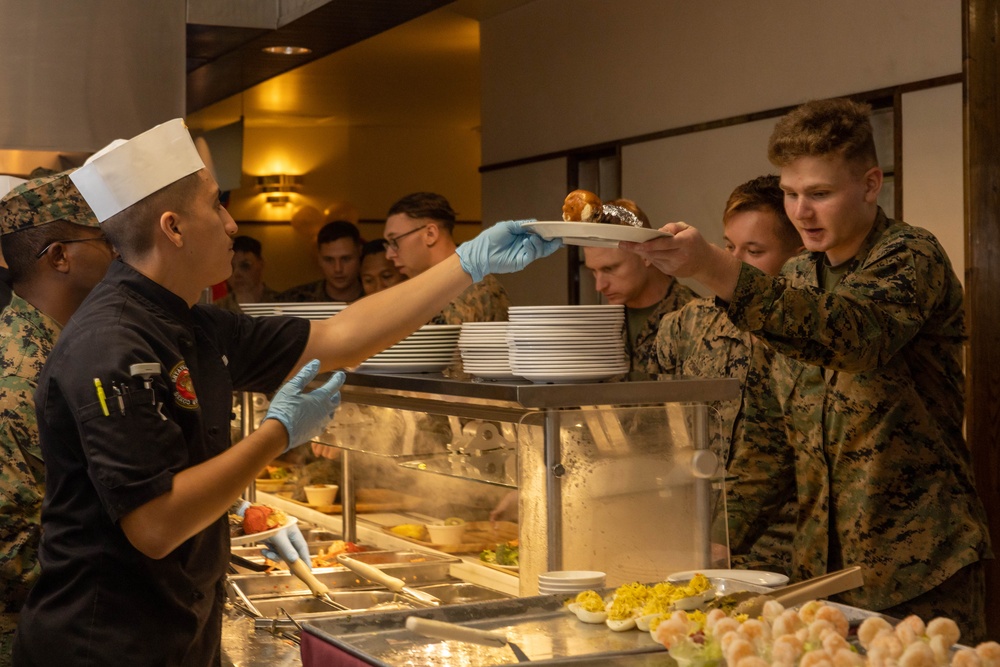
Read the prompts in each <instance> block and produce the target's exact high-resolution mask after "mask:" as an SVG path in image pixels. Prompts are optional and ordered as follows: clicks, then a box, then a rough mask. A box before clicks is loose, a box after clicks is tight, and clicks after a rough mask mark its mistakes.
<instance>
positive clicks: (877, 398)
mask: <svg viewBox="0 0 1000 667" xmlns="http://www.w3.org/2000/svg"><path fill="white" fill-rule="evenodd" d="M823 261H824V257H823V255H822V254H818V253H807V254H803V255H800V256H799V257H798V258H795V259H793V260H791V261H790V262H789V263H788V264H787V265H786V266H785V270H784V274H783V277H781V278H771V277H770V276H767V275H765V274H764V273H762V272H760V271H757V270H755V269H753V268H751V267H748V266H746V265H744V266H743V267H742V270H741V272H740V276H739V280H738V282H737V285H736V289H735V291H734V294H733V299H732V301H731V303H730V304H729V308H728V314H729V317H730V318H731V319H732V321H733V322H734V323H735V324H736V326H738V327H739V328H740V329H742V330H744V331H749V332H753V333H754V335H756V336H757V337H758V338H761V339H763V340H766V341H767V342H768V344H769V345H770V346H772V347H773V348H774V349H775V350H777V351H778V352H780V353H782V354H783V355H787V357H789V359H787V360H781V358H779V360H778V362H777V363H776V366H775V373H776V379H777V380H778V382H779V385H780V390H781V392H782V393H781V395H780V396H779V398H782V397H785V398H787V399H788V400H789V406H788V408H789V414H788V418H789V419H790V426H791V431H790V432H791V434H792V437H793V438H794V442H793V444H794V447H795V452H796V470H797V475H796V477H797V480H798V501H799V508H800V510H799V512H800V514H799V526H798V530H797V533H796V540H795V552H794V568H795V574H796V575H797V577H798V578H800V579H801V578H806V577H809V576H813V575H816V574H821V573H823V572H826V571H828V570H836V569H838V568H840V567H844V566H849V565H855V564H857V565H863V566H864V576H865V585H864V587H863V588H860V589H856V590H854V591H850V592H848V593H845V594H843V595H842V596H840V599H841V600H842V601H843V602H846V603H848V604H851V605H855V606H858V607H863V608H866V609H872V610H884V609H888V608H891V607H895V606H897V605H900V604H902V603H906V602H907V601H910V600H913V599H914V598H917V597H918V596H920V595H922V594H924V593H926V592H927V591H930V590H931V589H932V588H934V587H936V586H939V585H940V584H942V583H943V582H945V581H947V580H948V579H949V578H950V577H952V575H955V574H956V573H957V572H959V571H960V570H961V569H962V568H964V567H966V566H969V565H971V564H975V563H977V561H979V560H980V559H982V558H985V557H988V556H989V555H990V547H989V537H988V533H987V528H986V522H985V512H984V510H983V506H982V504H981V502H980V500H979V497H978V496H977V494H976V490H975V486H974V484H973V473H972V464H971V461H970V453H969V448H968V446H967V445H966V442H965V439H964V436H963V432H962V423H963V416H964V398H963V396H964V393H963V391H964V387H963V384H964V374H963V370H962V346H963V342H964V341H965V338H966V333H965V327H964V319H963V310H962V287H961V284H960V283H959V281H958V278H957V277H956V276H955V273H954V271H953V270H952V268H951V263H950V262H949V260H948V257H947V255H946V254H945V252H944V250H943V249H942V248H941V246H940V244H939V243H938V241H937V239H935V238H934V236H933V235H932V234H930V233H929V232H927V231H926V230H923V229H920V228H917V227H912V226H910V225H907V224H905V223H903V222H897V221H894V220H891V219H888V218H887V217H886V216H885V214H884V213H883V212H882V210H881V209H879V210H878V213H877V217H876V219H875V224H874V226H873V228H872V230H871V232H870V233H869V235H868V237H867V238H866V239H865V242H864V243H863V244H862V246H861V248H860V250H859V251H858V253H857V254H856V255H855V257H854V259H853V260H851V262H850V264H849V265H848V271H847V273H846V274H845V275H844V276H843V278H842V279H841V280H840V282H839V283H838V284H837V285H836V286H835V287H834V288H833V289H832V291H825V290H824V289H823V288H822V287H821V286H820V283H819V278H818V276H819V275H820V263H821V262H823ZM793 360H794V361H799V362H804V363H794V361H793ZM953 597H954V596H953ZM950 602H951V605H950V607H946V608H941V607H939V608H938V613H947V614H949V615H952V616H955V617H956V620H959V623H960V625H963V620H964V621H966V623H964V624H965V625H966V627H967V628H969V627H975V626H970V625H969V622H971V623H977V622H978V623H977V625H978V628H979V629H980V631H981V629H982V624H983V618H981V611H982V608H983V607H982V602H983V601H982V600H978V601H976V600H971V601H970V600H964V599H963V600H958V599H952V600H951V601H950ZM977 603H978V605H979V606H978V609H979V614H976V613H975V612H972V614H971V616H976V615H979V616H980V618H968V617H969V616H970V614H969V611H968V610H970V609H975V608H976V604H977ZM963 616H965V617H966V618H965V619H963V618H962V617H963Z"/></svg>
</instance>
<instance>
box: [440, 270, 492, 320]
mask: <svg viewBox="0 0 1000 667" xmlns="http://www.w3.org/2000/svg"><path fill="white" fill-rule="evenodd" d="M508 308H510V298H508V296H507V290H505V289H504V288H503V285H501V284H500V281H499V280H497V279H496V277H494V276H489V275H488V276H486V277H484V278H483V279H482V280H480V281H479V282H478V283H475V284H474V285H472V286H471V287H469V288H467V289H466V290H465V291H464V292H462V293H461V294H459V295H458V298H457V299H455V300H454V301H452V302H451V303H449V304H448V305H447V306H445V307H444V309H443V310H442V311H441V312H440V313H438V314H437V315H435V316H434V319H432V320H431V321H430V324H461V323H462V322H506V321H507V309H508Z"/></svg>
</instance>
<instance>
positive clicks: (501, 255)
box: [456, 220, 562, 283]
mask: <svg viewBox="0 0 1000 667" xmlns="http://www.w3.org/2000/svg"><path fill="white" fill-rule="evenodd" d="M526 222H534V221H533V220H507V221H505V222H498V223H497V224H495V225H493V226H492V227H490V228H489V229H487V230H485V231H483V232H481V233H480V234H479V236H477V237H476V238H474V239H472V240H471V241H466V242H465V243H463V244H462V245H460V246H458V250H457V251H456V252H457V253H458V261H459V262H460V263H461V264H462V270H464V271H465V272H466V273H468V274H469V275H470V276H472V282H474V283H478V282H479V281H480V280H482V279H483V276H485V275H486V274H488V273H514V272H515V271H520V270H521V269H523V268H524V267H526V266H527V265H528V264H530V263H531V262H533V261H535V260H536V259H538V258H539V257H548V256H549V255H551V254H552V253H554V252H555V251H556V250H558V249H559V248H561V247H562V240H561V239H552V240H550V241H546V240H545V239H543V238H542V237H541V236H539V235H538V234H532V233H531V232H528V231H525V230H524V229H522V227H521V226H522V225H523V224H524V223H526Z"/></svg>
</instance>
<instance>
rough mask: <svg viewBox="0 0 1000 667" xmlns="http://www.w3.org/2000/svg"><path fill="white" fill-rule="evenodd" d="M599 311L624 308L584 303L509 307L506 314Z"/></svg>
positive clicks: (617, 304) (610, 304) (620, 305)
mask: <svg viewBox="0 0 1000 667" xmlns="http://www.w3.org/2000/svg"><path fill="white" fill-rule="evenodd" d="M601 310H619V311H622V310H625V306H624V305H623V304H620V303H585V304H581V305H574V306H570V305H562V306H511V307H510V308H509V309H508V310H507V312H509V313H531V312H536V311H552V312H562V311H566V312H570V311H572V312H587V311H601Z"/></svg>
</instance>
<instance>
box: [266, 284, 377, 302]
mask: <svg viewBox="0 0 1000 667" xmlns="http://www.w3.org/2000/svg"><path fill="white" fill-rule="evenodd" d="M364 295H365V293H364V291H363V290H362V289H361V282H360V281H358V291H357V293H356V294H355V296H354V298H352V299H346V302H347V303H350V302H352V301H357V300H358V299H360V298H361V297H363V296H364ZM275 301H282V302H286V303H287V302H291V303H335V302H334V300H333V299H331V298H330V297H329V296H328V295H327V293H326V278H322V279H320V280H317V281H316V282H313V283H305V284H304V285H296V286H295V287H289V288H288V289H286V290H285V291H284V292H281V293H279V294H278V297H277V298H276V299H275Z"/></svg>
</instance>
